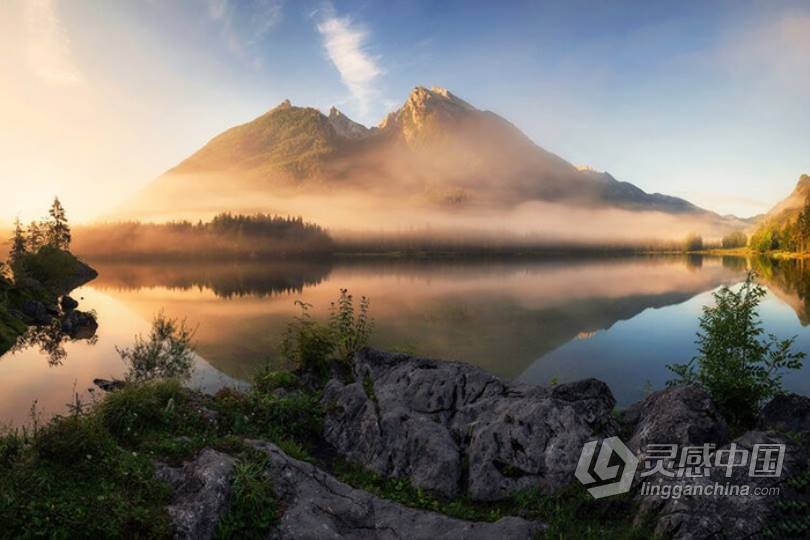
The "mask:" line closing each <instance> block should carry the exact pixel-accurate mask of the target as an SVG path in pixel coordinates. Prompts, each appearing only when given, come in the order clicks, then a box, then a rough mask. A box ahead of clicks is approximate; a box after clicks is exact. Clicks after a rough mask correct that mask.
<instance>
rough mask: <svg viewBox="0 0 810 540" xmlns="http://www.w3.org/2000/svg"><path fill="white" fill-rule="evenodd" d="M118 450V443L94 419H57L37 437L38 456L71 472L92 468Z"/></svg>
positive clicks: (69, 417)
mask: <svg viewBox="0 0 810 540" xmlns="http://www.w3.org/2000/svg"><path fill="white" fill-rule="evenodd" d="M114 448H115V441H114V440H113V439H112V437H110V434H109V432H107V431H106V430H105V429H104V427H103V426H101V425H99V423H98V422H97V421H96V419H95V418H93V417H89V416H85V415H82V414H72V415H70V416H57V417H55V418H54V419H53V420H51V422H50V423H49V424H48V425H47V426H45V427H44V428H42V429H41V430H39V432H38V433H37V434H36V435H35V436H34V449H35V451H36V454H37V457H38V458H39V459H40V460H43V461H44V462H47V463H49V464H57V465H61V466H63V467H66V468H69V469H71V470H77V469H82V470H83V469H93V468H95V467H98V466H99V460H100V458H102V457H103V456H106V455H108V454H109V453H110V452H112V451H113V449H114Z"/></svg>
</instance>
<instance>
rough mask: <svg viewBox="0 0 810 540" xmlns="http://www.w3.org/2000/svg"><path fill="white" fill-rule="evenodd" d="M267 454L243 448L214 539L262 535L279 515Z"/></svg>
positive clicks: (265, 533) (263, 535)
mask: <svg viewBox="0 0 810 540" xmlns="http://www.w3.org/2000/svg"><path fill="white" fill-rule="evenodd" d="M269 466H270V460H269V458H268V457H267V454H266V453H264V452H261V451H258V450H254V449H245V450H244V451H243V453H242V455H241V456H240V459H239V461H238V462H237V464H236V468H235V471H234V479H233V483H232V492H231V504H230V508H229V509H228V513H227V514H225V515H224V516H223V517H222V519H220V521H219V524H218V525H217V530H216V534H215V538H221V539H224V538H256V539H260V538H266V537H267V533H268V531H269V530H270V527H272V526H273V525H274V524H275V523H276V522H277V521H278V518H279V512H280V509H279V508H278V505H277V502H276V497H275V494H274V493H273V485H272V483H271V478H270V474H269V471H268V467H269Z"/></svg>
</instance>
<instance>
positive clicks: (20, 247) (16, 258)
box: [8, 218, 28, 267]
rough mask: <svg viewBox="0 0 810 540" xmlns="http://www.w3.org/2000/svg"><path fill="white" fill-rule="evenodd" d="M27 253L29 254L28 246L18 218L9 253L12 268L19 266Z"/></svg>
mask: <svg viewBox="0 0 810 540" xmlns="http://www.w3.org/2000/svg"><path fill="white" fill-rule="evenodd" d="M26 253H28V244H27V242H26V239H25V233H24V231H23V228H22V224H20V218H17V219H15V220H14V236H13V237H12V238H11V249H10V250H9V253H8V259H9V262H10V263H11V266H12V267H15V266H17V265H18V264H19V262H20V261H21V260H22V258H23V257H24V256H25V254H26Z"/></svg>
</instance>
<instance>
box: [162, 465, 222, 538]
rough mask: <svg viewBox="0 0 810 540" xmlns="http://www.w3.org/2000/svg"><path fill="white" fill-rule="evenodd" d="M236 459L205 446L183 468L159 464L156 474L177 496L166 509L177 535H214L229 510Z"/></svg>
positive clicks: (177, 536) (194, 536)
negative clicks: (204, 448) (221, 519)
mask: <svg viewBox="0 0 810 540" xmlns="http://www.w3.org/2000/svg"><path fill="white" fill-rule="evenodd" d="M234 467H235V460H234V459H233V458H232V457H231V456H229V455H227V454H223V453H221V452H217V451H215V450H211V449H206V450H203V451H202V452H201V453H200V455H199V456H198V457H197V458H196V459H195V460H194V461H191V462H189V463H186V464H185V465H183V467H182V468H176V469H175V468H171V467H168V466H166V465H161V464H158V466H157V476H158V478H159V479H161V480H164V481H166V482H168V483H169V484H171V486H172V487H173V488H174V492H175V495H174V499H173V500H172V503H171V505H169V507H168V508H167V509H166V510H167V511H168V513H169V517H170V518H171V520H172V524H173V525H174V529H175V538H188V539H194V540H198V539H199V540H204V539H207V538H213V536H214V532H215V531H216V527H217V523H219V520H220V518H221V517H222V516H223V515H224V514H225V512H227V510H228V507H229V502H230V496H231V481H232V479H233V474H234Z"/></svg>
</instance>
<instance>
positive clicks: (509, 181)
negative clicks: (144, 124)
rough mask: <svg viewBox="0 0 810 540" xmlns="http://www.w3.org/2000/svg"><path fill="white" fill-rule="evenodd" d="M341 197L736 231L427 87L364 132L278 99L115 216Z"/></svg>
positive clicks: (730, 223)
mask: <svg viewBox="0 0 810 540" xmlns="http://www.w3.org/2000/svg"><path fill="white" fill-rule="evenodd" d="M349 194H362V195H363V196H364V197H376V198H377V199H376V200H377V201H378V202H379V204H386V205H391V204H396V205H398V206H399V207H402V208H404V207H405V205H406V204H407V205H409V206H408V208H416V209H430V210H431V211H434V212H435V211H440V212H446V211H448V210H449V211H453V212H456V211H458V212H464V211H473V210H476V211H477V210H481V209H487V210H492V209H501V210H502V209H508V208H515V207H517V206H519V205H522V204H524V203H527V202H531V201H537V202H545V203H555V204H556V203H562V204H565V205H571V206H575V207H583V208H589V207H598V208H614V209H622V210H630V211H657V212H663V213H666V214H672V215H688V216H699V217H701V218H702V219H706V220H709V221H711V222H713V223H715V224H721V225H723V226H725V227H726V228H729V227H732V228H733V227H735V226H738V225H739V222H738V221H737V220H735V219H733V218H726V217H721V216H718V215H717V214H714V213H711V212H708V211H706V210H703V209H701V208H699V207H697V206H695V205H693V204H691V203H690V202H688V201H686V200H684V199H680V198H677V197H671V196H667V195H662V194H659V193H646V192H645V191H643V190H642V189H640V188H638V187H636V186H635V185H633V184H630V183H628V182H622V181H619V180H617V179H616V178H614V177H613V176H611V175H610V174H609V173H607V172H598V171H593V170H580V169H578V168H577V167H575V166H574V165H572V164H571V163H569V162H567V161H565V160H564V159H562V158H561V157H559V156H557V155H555V154H553V153H551V152H549V151H547V150H545V149H543V148H541V147H539V146H537V145H536V144H535V143H534V142H532V141H531V140H530V139H529V138H528V137H527V136H526V135H525V134H524V133H522V132H521V131H520V130H519V129H518V128H517V127H515V126H514V125H513V124H511V123H510V122H509V121H507V120H505V119H504V118H502V117H500V116H498V115H497V114H495V113H493V112H490V111H484V110H480V109H477V108H476V107H474V106H473V105H471V104H470V103H468V102H466V101H464V100H462V99H461V98H459V97H457V96H455V95H454V94H453V93H451V92H449V91H448V90H446V89H443V88H436V87H434V88H431V89H427V88H424V87H416V88H415V89H414V90H413V91H412V92H411V93H410V95H409V96H408V99H407V100H406V102H405V104H404V105H403V106H402V107H401V108H400V109H398V110H396V111H394V112H392V113H390V114H388V115H387V116H386V117H385V119H384V120H383V121H382V122H381V123H380V124H379V126H377V127H372V128H367V127H365V126H363V125H361V124H359V123H357V122H354V121H352V120H351V119H349V118H348V117H346V116H345V115H344V114H343V113H341V112H340V111H338V110H337V109H335V108H334V107H333V108H332V109H331V110H330V112H329V115H328V116H326V115H324V114H323V113H321V112H320V111H318V110H317V109H314V108H310V107H296V106H293V105H292V104H291V103H290V102H289V101H284V102H283V103H281V104H280V105H278V106H277V107H275V108H273V109H272V110H270V111H268V112H267V113H265V114H263V115H261V116H259V117H258V118H256V119H254V120H253V121H251V122H248V123H246V124H243V125H240V126H237V127H234V128H232V129H229V130H227V131H225V132H224V133H222V134H220V135H217V136H216V137H214V138H213V139H212V140H211V141H210V142H208V143H207V144H206V145H205V146H204V147H203V148H201V149H200V150H199V151H197V152H196V153H194V154H193V155H192V156H190V157H189V158H188V159H186V160H184V161H183V162H181V163H180V164H179V165H177V166H176V167H174V168H173V169H171V170H169V171H167V172H166V173H165V174H163V175H162V176H161V177H159V178H158V179H157V180H155V181H154V182H153V183H152V184H151V185H150V186H148V187H147V189H146V190H145V191H144V192H143V193H141V194H140V196H139V197H138V198H137V199H136V200H135V201H132V202H131V203H130V204H128V205H127V207H126V208H125V209H124V212H122V214H123V215H127V216H129V217H135V218H144V217H149V216H155V215H164V216H166V215H172V214H178V213H182V212H194V211H196V212H216V211H222V210H243V209H244V210H248V209H257V208H258V209H267V208H268V207H270V206H271V207H272V209H273V210H275V211H285V210H286V211H296V208H298V207H297V206H293V207H292V210H290V208H289V207H288V206H287V205H286V203H285V201H287V200H289V198H290V197H297V198H300V197H313V196H317V197H326V198H331V200H332V201H334V204H338V202H337V198H339V197H340V196H343V195H349ZM375 204H376V203H375ZM312 217H313V218H315V219H317V218H318V217H319V216H312Z"/></svg>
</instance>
